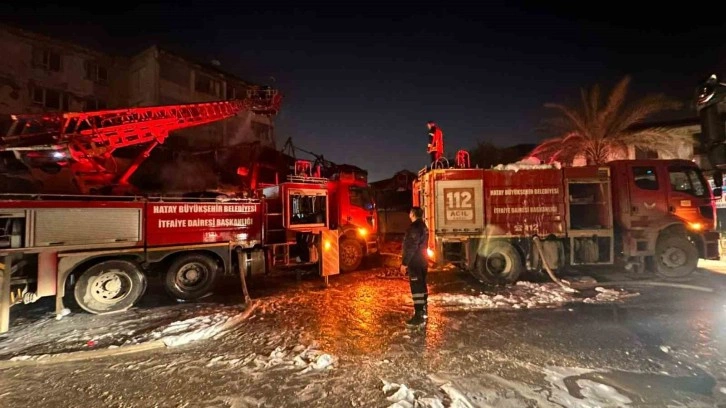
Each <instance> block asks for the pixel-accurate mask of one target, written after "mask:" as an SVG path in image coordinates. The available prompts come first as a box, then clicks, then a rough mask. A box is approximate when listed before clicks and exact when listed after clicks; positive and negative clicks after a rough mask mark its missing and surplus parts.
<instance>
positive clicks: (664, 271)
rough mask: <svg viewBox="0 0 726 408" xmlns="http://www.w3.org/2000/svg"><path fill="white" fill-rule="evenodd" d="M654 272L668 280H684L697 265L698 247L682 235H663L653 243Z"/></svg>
mask: <svg viewBox="0 0 726 408" xmlns="http://www.w3.org/2000/svg"><path fill="white" fill-rule="evenodd" d="M653 258H654V259H653V263H654V264H655V265H654V266H655V268H654V269H655V273H656V274H657V275H658V276H660V277H662V278H665V279H669V280H685V279H688V278H689V277H690V275H691V274H692V273H693V271H695V270H696V267H697V266H698V249H697V248H696V246H695V245H693V243H691V241H689V240H688V238H686V237H685V236H683V235H665V236H663V237H660V238H658V242H657V243H656V245H655V256H654V257H653Z"/></svg>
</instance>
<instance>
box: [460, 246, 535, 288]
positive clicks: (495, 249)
mask: <svg viewBox="0 0 726 408" xmlns="http://www.w3.org/2000/svg"><path fill="white" fill-rule="evenodd" d="M522 272H524V263H523V262H522V257H521V256H520V255H519V252H518V251H517V249H516V248H514V247H513V246H512V245H511V244H509V243H507V242H494V243H491V244H489V245H487V246H486V248H485V249H484V252H483V253H482V254H480V255H479V256H477V258H476V262H475V264H474V270H473V271H472V273H473V275H474V277H475V278H477V279H478V280H479V281H481V282H484V283H490V284H496V285H508V284H513V283H514V282H516V281H517V279H519V275H520V274H521V273H522Z"/></svg>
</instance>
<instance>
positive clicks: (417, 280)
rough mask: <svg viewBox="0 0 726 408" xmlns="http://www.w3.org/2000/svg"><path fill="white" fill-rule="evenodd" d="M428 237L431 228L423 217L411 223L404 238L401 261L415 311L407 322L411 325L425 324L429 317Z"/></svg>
mask: <svg viewBox="0 0 726 408" xmlns="http://www.w3.org/2000/svg"><path fill="white" fill-rule="evenodd" d="M428 238H429V230H428V228H427V227H426V223H425V222H424V221H423V220H422V219H421V218H418V219H416V220H414V221H413V222H412V223H411V225H410V226H409V227H408V229H407V230H406V235H405V237H404V238H403V259H402V262H401V263H402V265H403V266H405V267H406V271H407V273H408V277H409V283H410V284H411V296H412V297H413V307H414V311H415V313H414V316H413V318H412V319H411V320H409V321H408V322H407V324H409V325H420V324H423V323H425V321H426V319H427V318H428V310H427V307H426V302H427V300H428V288H427V286H426V274H427V273H428V261H427V260H426V247H427V245H426V244H427V242H428Z"/></svg>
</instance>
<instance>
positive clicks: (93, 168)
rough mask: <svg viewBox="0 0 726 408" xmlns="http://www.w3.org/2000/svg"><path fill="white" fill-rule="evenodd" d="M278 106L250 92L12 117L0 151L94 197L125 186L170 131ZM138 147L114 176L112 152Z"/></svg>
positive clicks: (277, 98) (274, 99)
mask: <svg viewBox="0 0 726 408" xmlns="http://www.w3.org/2000/svg"><path fill="white" fill-rule="evenodd" d="M280 104H281V95H279V93H278V92H277V91H276V90H272V89H251V90H250V91H248V95H247V98H246V99H242V100H229V101H219V102H206V103H190V104H183V105H167V106H151V107H139V108H126V109H115V110H102V111H94V112H67V113H49V114H34V115H12V116H11V119H12V120H13V123H12V125H11V126H10V128H9V131H8V132H7V134H6V135H5V136H3V137H0V150H5V151H13V152H15V155H16V157H18V158H19V159H21V160H23V161H24V162H25V163H26V164H27V165H29V166H30V167H34V164H36V165H37V166H42V165H47V164H49V163H54V164H56V165H59V166H61V167H68V168H69V169H70V171H71V173H72V176H73V177H74V180H75V181H76V184H77V185H78V188H79V190H80V191H81V192H82V193H85V194H87V193H96V192H101V190H102V189H104V188H110V187H118V186H121V187H129V186H128V180H129V178H130V177H131V175H133V173H134V172H135V171H136V170H137V169H138V167H139V166H140V165H141V163H142V162H143V161H144V160H145V159H146V158H147V157H148V156H149V154H150V153H151V151H152V150H153V149H154V148H155V147H156V146H157V145H159V144H161V143H164V141H165V140H166V138H167V137H168V136H169V133H170V132H172V131H176V130H180V129H184V128H188V127H192V126H199V125H204V124H208V123H212V122H216V121H219V120H223V119H227V118H229V117H232V116H234V115H235V114H237V113H238V112H241V111H244V110H248V111H251V112H254V113H257V114H264V115H275V114H276V113H277V112H278V111H279V108H280ZM140 145H147V146H145V148H144V149H143V151H142V152H141V153H139V154H138V155H137V157H136V159H135V160H134V161H133V162H132V164H131V165H130V166H129V167H128V168H126V169H125V170H123V171H120V172H119V171H118V170H117V168H116V163H115V161H114V160H113V158H112V156H111V155H112V154H113V152H114V151H115V150H117V149H120V148H124V147H129V146H140Z"/></svg>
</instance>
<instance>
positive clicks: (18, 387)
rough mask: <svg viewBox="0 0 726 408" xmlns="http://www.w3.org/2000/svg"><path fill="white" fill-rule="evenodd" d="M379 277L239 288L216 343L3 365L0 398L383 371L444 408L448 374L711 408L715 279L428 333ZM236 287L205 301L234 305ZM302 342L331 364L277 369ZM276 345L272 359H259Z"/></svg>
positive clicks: (404, 299) (489, 314)
mask: <svg viewBox="0 0 726 408" xmlns="http://www.w3.org/2000/svg"><path fill="white" fill-rule="evenodd" d="M380 274H381V270H371V271H361V272H356V273H351V274H345V275H341V276H337V277H333V278H331V281H330V283H331V284H330V286H329V287H327V288H326V287H324V285H323V284H322V281H321V279H320V278H317V277H305V278H303V280H302V281H301V282H296V281H295V279H294V277H291V276H287V277H277V278H274V279H270V280H267V281H265V282H263V281H261V280H259V279H256V280H254V281H252V282H250V286H251V294H252V296H253V297H255V298H257V299H260V300H261V301H262V306H261V307H260V308H259V309H258V311H257V312H255V314H254V315H253V316H252V317H251V318H250V319H249V320H248V321H247V322H245V323H244V324H243V325H242V326H240V327H238V328H237V329H236V330H235V331H233V332H231V333H229V334H227V335H226V336H225V337H223V338H221V339H210V340H206V341H203V342H199V343H195V344H190V345H188V346H184V347H181V348H176V349H166V350H161V351H151V352H145V353H141V354H135V355H129V356H119V357H109V358H103V359H98V360H94V361H88V362H77V363H67V364H56V365H49V366H43V367H40V368H32V367H24V368H12V369H5V370H2V371H0V405H2V406H12V407H46V406H47V407H71V406H72V407H96V406H106V407H154V406H158V407H248V406H250V407H251V406H265V407H281V406H286V407H287V406H325V407H351V406H366V407H387V406H389V405H391V404H392V403H393V402H392V400H387V399H386V396H387V395H389V394H390V392H389V393H388V394H385V393H384V392H383V391H382V386H383V383H382V380H386V381H390V382H395V383H405V384H406V385H407V386H408V387H410V388H412V389H415V390H418V392H417V395H418V396H421V397H438V398H439V399H440V400H441V401H442V404H443V406H452V398H453V397H452V396H451V395H452V394H451V393H450V392H449V393H447V392H444V391H442V390H443V389H445V388H446V386H445V384H447V383H448V384H449V386H450V387H454V388H456V389H457V390H459V391H460V392H461V393H462V394H464V395H466V396H467V398H468V402H467V403H468V404H470V405H469V406H512V407H515V406H525V407H526V406H532V407H548V406H554V407H557V406H592V405H588V404H591V403H592V401H593V399H592V398H594V397H592V393H593V392H594V391H593V390H598V389H611V390H616V391H617V392H618V394H619V395H621V396H625V397H627V399H628V400H629V401H630V404H629V405H625V404H622V403H618V402H617V400H615V399H612V398H611V399H610V400H609V401H610V404H604V405H603V406H668V405H672V406H726V307H725V305H726V291H722V290H721V289H722V288H726V276H717V275H712V274H708V273H705V272H704V273H701V274H699V276H698V277H697V278H696V280H695V281H693V282H689V283H690V284H700V285H703V286H706V287H715V288H717V289H718V290H717V293H704V292H699V291H694V290H684V289H677V288H663V287H637V288H634V290H636V291H637V292H639V293H640V296H637V297H633V298H629V299H626V300H624V301H622V302H620V303H611V304H597V305H592V304H581V303H578V304H572V305H568V304H566V305H562V306H561V307H557V308H554V309H539V310H484V311H482V310H479V311H456V310H448V309H443V308H437V307H434V306H430V311H429V313H430V319H429V324H428V326H427V328H426V329H425V330H411V329H408V328H406V327H404V326H403V321H404V320H405V319H407V318H408V317H409V315H410V313H411V311H412V308H411V305H410V304H411V303H410V299H409V294H408V282H407V281H405V280H404V279H400V278H395V277H389V278H386V279H384V278H383V277H381V276H380ZM618 279H619V278H618ZM235 285H236V283H231V284H230V285H228V286H227V289H228V293H227V294H222V295H220V296H219V297H218V298H217V299H216V300H219V301H223V302H234V301H236V300H237V299H238V298H239V297H238V296H239V295H237V294H236V292H235ZM263 285H264V287H263ZM429 287H430V293H431V295H435V294H437V293H467V294H471V293H474V294H476V293H479V292H480V291H481V290H483V289H485V290H487V291H493V290H496V289H494V288H484V287H482V286H481V285H480V284H479V283H478V282H475V281H473V280H472V279H470V278H469V277H468V275H465V274H461V273H456V272H439V273H432V274H430V285H429ZM719 292H720V293H719ZM206 300H207V301H209V300H210V299H206ZM154 302H156V300H155V298H154V297H153V296H150V298H149V299H147V301H146V303H147V304H148V303H154ZM314 343H317V344H318V347H319V349H320V350H322V351H324V352H325V353H329V354H331V355H333V356H335V357H336V358H337V361H336V364H335V366H334V367H335V368H333V369H331V370H323V371H319V372H318V371H314V372H309V373H303V374H300V370H299V369H297V370H296V369H295V368H293V367H291V365H290V364H285V363H284V361H285V359H286V358H291V356H292V354H293V353H292V352H291V350H292V348H293V347H295V346H301V347H302V346H304V347H307V346H309V345H311V344H314ZM276 349H277V350H286V351H287V352H288V353H287V356H283V357H280V359H277V360H275V359H272V358H271V357H270V356H271V353H273V352H274V351H275V350H276ZM283 354H284V353H283ZM263 357H264V358H263ZM253 360H257V362H255V361H253ZM273 360H275V361H273ZM280 361H282V362H283V363H280ZM253 363H254V364H253ZM586 369H587V370H586ZM563 370H564V371H563ZM568 370H569V371H568ZM558 373H559V374H558ZM562 373H565V374H562ZM558 375H559V377H558ZM558 378H559V380H560V381H559V382H558V381H557V380H558ZM593 384H594V386H593ZM442 385H444V386H443V387H442ZM588 386H589V388H588ZM598 387H599V388H598ZM602 398H604V400H606V401H607V400H608V398H609V397H608V396H607V395H605V397H602ZM578 404H579V405H578ZM454 406H457V405H454ZM458 406H462V407H466V406H467V405H458Z"/></svg>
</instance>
